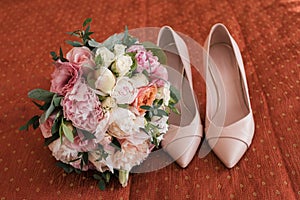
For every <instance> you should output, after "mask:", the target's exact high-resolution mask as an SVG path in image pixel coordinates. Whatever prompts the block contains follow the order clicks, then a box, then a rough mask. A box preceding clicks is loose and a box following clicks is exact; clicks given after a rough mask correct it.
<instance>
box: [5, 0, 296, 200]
mask: <svg viewBox="0 0 300 200" xmlns="http://www.w3.org/2000/svg"><path fill="white" fill-rule="evenodd" d="M87 17H92V18H93V22H92V29H93V31H94V32H95V34H94V37H95V38H97V40H99V41H102V40H104V39H105V38H107V37H108V36H109V35H111V34H113V33H115V32H121V31H122V30H123V28H124V26H125V25H127V26H128V27H129V28H130V29H133V28H138V27H161V26H163V25H169V26H171V27H173V28H174V29H175V30H176V31H179V32H182V33H184V34H186V35H188V36H190V37H192V38H194V40H196V41H197V42H198V43H200V44H201V45H203V43H204V41H205V38H206V37H207V34H208V33H209V29H210V27H211V26H212V25H213V24H214V23H216V22H222V23H224V24H225V25H226V26H227V27H228V29H229V30H230V32H231V33H232V35H233V37H234V38H235V39H236V41H237V43H238V44H239V46H240V48H241V51H242V55H243V58H244V63H245V70H246V75H247V78H248V85H249V91H250V96H251V103H252V108H253V111H254V117H255V122H256V131H255V137H254V139H253V143H252V145H251V146H250V148H249V149H248V151H247V153H246V154H245V156H244V157H243V158H242V159H241V161H240V162H239V163H238V164H237V165H236V166H235V167H234V168H233V169H230V170H229V169H227V168H226V167H225V166H224V165H223V164H222V163H221V162H220V161H219V160H218V158H217V157H216V156H215V155H214V154H213V153H210V154H209V155H208V156H207V157H205V158H202V159H200V158H199V157H198V156H197V155H196V156H195V158H194V159H193V161H192V162H191V164H190V165H189V166H188V167H187V168H186V169H181V168H180V167H179V166H178V165H176V164H175V163H173V164H171V165H169V166H167V167H165V168H163V169H160V170H157V171H154V172H150V173H143V174H132V175H131V178H130V180H129V184H128V186H127V187H126V188H122V187H121V186H120V185H119V183H118V180H117V179H112V182H111V183H110V184H109V185H108V187H107V189H106V191H100V190H99V189H98V188H97V182H96V181H95V180H93V178H91V175H90V174H87V173H83V174H80V175H78V174H68V175H67V174H65V173H64V172H63V170H62V169H60V168H58V167H56V166H55V162H56V161H55V159H54V158H53V157H52V156H51V153H50V151H49V150H48V149H47V147H44V146H43V138H42V135H41V132H40V130H36V131H33V130H30V131H29V132H20V131H19V130H18V128H19V127H20V126H21V125H22V124H24V123H25V122H26V121H27V120H28V119H29V118H30V117H31V116H32V115H34V114H35V113H37V109H36V107H34V106H33V104H32V103H31V101H30V99H28V98H27V92H28V91H29V90H31V89H33V88H37V87H39V88H44V89H48V88H49V86H50V74H51V73H52V71H53V66H52V64H51V62H52V61H51V58H50V55H49V52H50V51H53V50H55V51H57V50H58V48H59V47H60V46H61V47H62V48H63V50H64V51H65V52H66V51H67V50H69V49H70V46H68V45H66V44H65V43H64V41H65V40H66V39H69V37H68V35H66V34H65V32H67V31H72V30H75V29H77V28H80V25H81V23H82V21H83V20H84V19H85V18H87ZM0 20H1V29H0V37H1V39H0V52H1V56H0V59H1V60H0V63H1V75H0V77H1V89H0V113H1V115H0V116H1V117H0V147H1V151H0V199H1V200H4V199H123V200H125V199H299V198H300V164H299V163H300V157H299V151H300V134H299V133H300V131H299V130H300V117H299V114H300V60H299V58H300V57H299V49H300V27H299V24H300V1H298V0H278V1H274V0H268V1H257V0H248V1H239V0H231V1H224V0H216V1H208V0H198V1H192V0H185V1H161V0H158V1H154V0H153V1H152V0H151V1H147V0H136V1H125V0H121V1H104V0H101V1H96V0H94V1H58V0H49V1H42V0H31V1H21V0H2V1H1V7H0ZM194 74H196V71H194ZM198 77H199V76H198ZM198 77H196V78H194V86H195V90H196V93H197V95H198V99H199V105H200V108H201V118H202V120H204V113H205V90H204V88H205V86H204V85H203V81H202V80H200V79H199V78H198ZM197 79H198V80H197Z"/></svg>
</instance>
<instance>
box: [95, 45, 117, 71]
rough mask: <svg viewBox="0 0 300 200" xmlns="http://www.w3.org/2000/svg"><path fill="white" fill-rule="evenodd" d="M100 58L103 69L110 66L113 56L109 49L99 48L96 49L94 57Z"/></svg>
mask: <svg viewBox="0 0 300 200" xmlns="http://www.w3.org/2000/svg"><path fill="white" fill-rule="evenodd" d="M99 55H100V56H101V60H102V64H101V66H103V67H108V66H110V64H111V63H112V62H113V61H114V58H115V54H114V53H113V52H111V51H110V50H109V49H107V48H106V47H100V48H98V49H97V51H96V54H95V56H96V57H97V56H99Z"/></svg>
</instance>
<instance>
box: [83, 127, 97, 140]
mask: <svg viewBox="0 0 300 200" xmlns="http://www.w3.org/2000/svg"><path fill="white" fill-rule="evenodd" d="M80 132H81V133H82V134H83V136H84V138H83V140H92V139H95V138H96V136H95V135H94V134H92V133H90V132H89V131H86V130H81V129H80Z"/></svg>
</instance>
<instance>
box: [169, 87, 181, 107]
mask: <svg viewBox="0 0 300 200" xmlns="http://www.w3.org/2000/svg"><path fill="white" fill-rule="evenodd" d="M170 97H171V99H173V100H174V101H175V102H174V103H177V102H178V101H179V100H180V92H179V91H178V90H177V89H176V88H175V87H174V86H172V85H171V86H170Z"/></svg>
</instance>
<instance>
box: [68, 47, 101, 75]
mask: <svg viewBox="0 0 300 200" xmlns="http://www.w3.org/2000/svg"><path fill="white" fill-rule="evenodd" d="M66 58H67V59H68V60H69V62H70V63H73V64H76V65H78V66H80V67H81V70H82V71H83V73H84V74H85V75H87V74H88V72H89V71H91V70H92V69H93V68H94V67H95V65H96V64H95V62H94V59H93V53H92V51H91V50H90V49H89V48H87V47H74V48H72V49H71V50H70V51H69V52H68V53H67V55H66Z"/></svg>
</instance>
